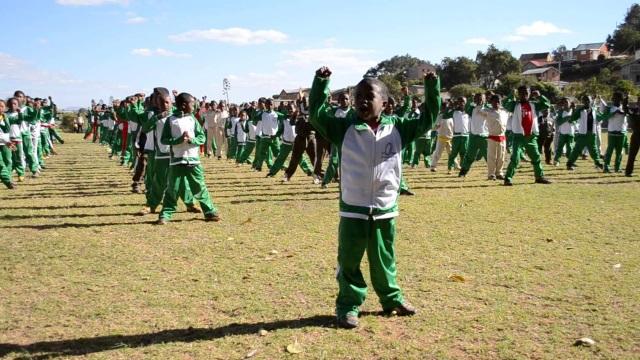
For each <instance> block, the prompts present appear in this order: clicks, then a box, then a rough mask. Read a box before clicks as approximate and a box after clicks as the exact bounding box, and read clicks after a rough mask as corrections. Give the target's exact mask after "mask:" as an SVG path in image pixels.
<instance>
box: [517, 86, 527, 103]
mask: <svg viewBox="0 0 640 360" xmlns="http://www.w3.org/2000/svg"><path fill="white" fill-rule="evenodd" d="M518 98H519V99H520V101H528V100H529V89H527V88H519V89H518Z"/></svg>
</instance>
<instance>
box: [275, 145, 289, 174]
mask: <svg viewBox="0 0 640 360" xmlns="http://www.w3.org/2000/svg"><path fill="white" fill-rule="evenodd" d="M291 149H293V145H292V144H286V143H283V144H282V146H281V147H280V153H279V154H278V157H277V158H276V160H275V161H274V162H273V165H272V166H271V167H270V168H269V175H271V176H274V175H276V174H277V173H278V172H279V171H280V170H282V168H283V167H284V163H285V161H287V158H288V157H289V153H290V152H291Z"/></svg>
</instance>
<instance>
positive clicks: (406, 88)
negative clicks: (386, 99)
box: [400, 86, 409, 96]
mask: <svg viewBox="0 0 640 360" xmlns="http://www.w3.org/2000/svg"><path fill="white" fill-rule="evenodd" d="M400 91H401V92H402V95H403V96H407V95H409V87H408V86H403V87H402V88H400Z"/></svg>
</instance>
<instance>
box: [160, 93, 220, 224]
mask: <svg viewBox="0 0 640 360" xmlns="http://www.w3.org/2000/svg"><path fill="white" fill-rule="evenodd" d="M194 102H195V98H194V97H193V96H191V95H190V94H188V93H181V94H179V95H178V96H177V97H176V111H175V112H174V113H173V115H172V116H171V117H169V118H168V119H167V120H166V122H165V124H164V127H163V129H162V137H161V142H162V143H163V144H165V145H169V146H171V148H170V153H171V160H170V163H169V173H168V176H167V190H166V192H165V194H164V202H163V204H162V211H160V217H159V219H158V222H157V224H158V225H164V224H166V223H167V222H168V221H169V219H171V216H172V215H173V213H175V212H176V206H177V203H178V197H179V196H180V197H182V198H183V199H184V198H185V196H186V192H187V185H188V186H189V189H190V190H191V192H192V193H193V196H194V198H195V199H196V200H198V202H200V206H201V207H202V211H203V212H204V219H205V221H220V216H218V211H217V209H216V208H215V205H214V204H213V202H212V201H211V197H210V196H209V191H208V190H207V186H206V184H205V182H204V169H203V168H202V165H201V164H200V156H199V153H200V145H202V144H204V142H205V137H204V131H203V130H202V127H201V126H200V124H199V123H198V122H197V121H196V119H195V117H193V104H194Z"/></svg>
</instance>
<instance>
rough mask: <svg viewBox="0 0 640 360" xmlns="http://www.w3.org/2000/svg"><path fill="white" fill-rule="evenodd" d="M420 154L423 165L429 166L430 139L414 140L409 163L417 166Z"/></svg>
mask: <svg viewBox="0 0 640 360" xmlns="http://www.w3.org/2000/svg"><path fill="white" fill-rule="evenodd" d="M420 156H422V157H423V160H424V166H425V167H431V139H429V138H418V139H417V140H416V147H415V150H414V151H413V159H412V161H411V165H413V166H417V165H418V164H419V163H420Z"/></svg>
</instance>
